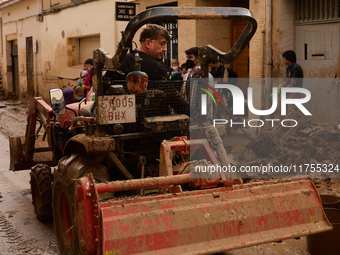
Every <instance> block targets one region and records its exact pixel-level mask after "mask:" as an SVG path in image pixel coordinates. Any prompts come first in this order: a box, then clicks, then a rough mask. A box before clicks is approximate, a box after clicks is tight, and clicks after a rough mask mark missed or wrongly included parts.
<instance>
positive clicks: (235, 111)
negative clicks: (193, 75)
mask: <svg viewBox="0 0 340 255" xmlns="http://www.w3.org/2000/svg"><path fill="white" fill-rule="evenodd" d="M200 85H201V86H200V87H199V89H200V90H202V91H204V92H206V94H201V115H203V116H204V115H207V109H208V96H210V98H211V99H212V101H213V102H214V104H215V106H217V105H218V103H217V101H216V99H215V96H216V97H217V99H218V101H219V103H220V105H221V106H223V103H222V100H221V96H220V95H222V94H224V95H225V94H228V93H224V92H226V91H228V90H229V91H230V92H229V93H230V94H231V96H232V98H233V100H232V115H233V116H244V115H245V100H244V99H245V97H244V94H243V92H242V90H241V89H240V88H239V87H237V86H235V85H232V84H215V85H214V87H212V86H210V85H208V84H206V83H202V82H200ZM208 89H210V90H211V91H212V92H213V93H211V92H210V91H209V90H208ZM217 90H218V91H219V93H220V95H219V93H217ZM220 91H221V92H220ZM213 94H214V95H215V96H214V95H213ZM310 99H311V93H310V91H309V90H307V89H305V88H297V87H284V88H281V116H286V115H287V106H288V105H294V106H296V107H297V108H298V109H299V110H300V111H301V112H302V113H303V114H304V115H305V116H311V115H312V114H311V113H310V112H309V111H308V110H307V109H306V107H305V106H304V105H303V104H305V103H307V102H309V101H310ZM254 100H255V98H254V94H253V88H252V87H248V95H247V105H248V110H249V111H250V112H251V113H253V114H254V115H257V116H269V115H271V114H273V113H274V112H275V111H276V109H277V107H278V93H277V87H273V88H272V105H271V107H270V109H267V110H258V109H255V107H254ZM222 109H225V108H224V107H222ZM265 122H269V123H270V124H271V127H274V126H275V124H278V123H280V124H281V125H282V126H283V127H295V126H297V124H298V121H297V120H295V119H283V120H280V119H270V118H268V119H263V118H261V119H260V118H259V119H249V120H248V121H247V120H246V119H243V120H241V121H240V120H239V119H238V120H237V121H235V120H234V119H232V118H231V119H213V126H214V127H215V126H216V125H230V127H233V125H241V126H243V127H246V126H249V127H262V126H264V124H265Z"/></svg>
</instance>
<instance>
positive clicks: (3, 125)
mask: <svg viewBox="0 0 340 255" xmlns="http://www.w3.org/2000/svg"><path fill="white" fill-rule="evenodd" d="M28 106H29V105H28V104H24V103H21V102H18V101H15V100H6V101H0V255H12V254H20V255H21V254H35V255H38V254H44V255H50V254H59V253H58V247H57V242H56V238H55V234H54V229H53V224H52V223H48V224H43V223H41V222H39V221H38V220H37V218H36V216H35V214H34V211H33V206H32V204H31V194H30V184H29V171H20V172H15V173H14V172H11V171H9V170H8V168H9V145H8V137H9V136H11V135H24V133H25V128H26V121H27V120H26V118H27V110H28ZM245 140H247V139H246V138H244V136H242V134H241V133H239V132H233V133H231V134H229V136H228V141H227V142H226V145H232V144H240V141H245ZM239 149H240V147H238V146H235V147H234V150H235V151H236V152H237V150H239ZM314 182H315V184H316V186H317V188H318V189H319V191H320V192H321V193H323V194H333V195H339V196H340V189H339V187H340V186H339V185H340V180H339V179H316V180H314ZM222 254H224V255H250V254H251V255H253V254H254V255H269V254H270V255H286V254H292V255H293V254H294V255H307V254H309V253H308V252H307V248H306V238H305V237H301V238H298V239H289V240H285V241H282V242H274V243H268V244H264V245H259V246H252V247H248V248H243V249H239V250H234V251H229V252H225V253H222Z"/></svg>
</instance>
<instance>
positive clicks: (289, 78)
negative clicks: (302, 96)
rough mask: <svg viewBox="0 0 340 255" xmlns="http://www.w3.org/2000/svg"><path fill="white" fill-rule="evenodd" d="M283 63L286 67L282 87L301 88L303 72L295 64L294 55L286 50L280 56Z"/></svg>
mask: <svg viewBox="0 0 340 255" xmlns="http://www.w3.org/2000/svg"><path fill="white" fill-rule="evenodd" d="M282 58H283V62H284V63H285V64H286V65H287V71H286V80H285V82H284V83H283V84H282V87H300V88H302V78H303V70H302V68H301V66H300V65H299V64H297V63H296V54H295V52H294V51H292V50H287V51H286V52H284V53H283V54H282Z"/></svg>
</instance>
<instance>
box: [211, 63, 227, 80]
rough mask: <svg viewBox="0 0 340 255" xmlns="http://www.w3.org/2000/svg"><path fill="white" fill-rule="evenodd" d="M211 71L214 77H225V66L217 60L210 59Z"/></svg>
mask: <svg viewBox="0 0 340 255" xmlns="http://www.w3.org/2000/svg"><path fill="white" fill-rule="evenodd" d="M209 67H210V73H211V75H212V76H213V77H214V78H223V77H224V70H225V69H224V67H223V66H222V65H220V63H218V62H217V61H215V60H213V59H210V60H209Z"/></svg>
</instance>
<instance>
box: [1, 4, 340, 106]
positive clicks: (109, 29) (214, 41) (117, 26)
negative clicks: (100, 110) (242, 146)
mask: <svg viewBox="0 0 340 255" xmlns="http://www.w3.org/2000/svg"><path fill="white" fill-rule="evenodd" d="M120 2H122V3H135V4H136V13H139V12H141V11H143V10H145V9H147V8H151V7H155V6H178V7H206V6H212V7H217V6H223V7H245V8H249V9H250V10H251V11H252V13H253V14H254V16H255V19H256V20H257V23H258V29H257V31H256V34H255V35H254V37H253V39H252V40H251V42H250V43H249V47H248V48H246V50H245V51H244V52H243V53H242V55H241V56H240V58H239V59H237V60H236V61H235V62H233V63H231V64H230V66H231V67H232V68H233V69H234V70H235V71H236V72H237V73H238V75H239V77H241V78H248V77H252V78H262V77H274V78H275V77H285V70H286V66H285V65H284V63H283V62H282V57H281V55H282V53H283V52H284V51H286V50H295V51H296V53H297V57H298V60H297V62H298V63H299V64H300V65H301V66H302V67H303V69H304V75H305V77H320V78H327V77H328V78H334V77H335V75H336V74H337V73H340V70H339V68H340V67H339V52H340V49H339V40H340V39H339V31H340V28H339V26H340V19H339V18H340V17H339V1H336V0H324V1H321V0H295V1H294V0H178V1H173V0H136V1H124V0H121V1H120ZM115 4H116V1H112V0H85V1H82V0H25V1H22V0H9V1H7V2H5V3H2V4H1V5H0V12H1V19H2V23H1V53H2V75H3V81H4V82H3V83H4V90H5V93H6V95H15V96H17V97H18V98H19V99H21V100H23V99H25V98H28V99H29V98H30V97H32V96H37V95H40V96H43V97H45V98H48V91H49V89H50V88H54V87H57V86H59V84H58V77H59V75H60V74H61V73H62V72H63V70H65V68H67V67H70V66H75V65H81V64H83V62H84V60H85V59H87V58H89V57H92V50H93V49H94V48H98V47H101V48H104V49H105V50H106V51H107V52H109V53H111V54H114V52H115V50H116V45H117V43H118V42H119V40H120V37H121V35H120V31H122V30H124V28H125V26H126V24H127V21H117V20H116V18H115V16H116V15H115V14H116V13H115V12H116V6H115ZM160 24H162V25H164V26H166V27H167V28H168V29H169V31H170V33H172V34H173V35H174V39H173V40H172V41H171V42H170V44H169V46H168V51H169V52H168V54H167V55H166V57H165V62H167V63H170V61H171V59H172V58H178V59H179V62H180V63H184V62H185V61H186V57H185V54H184V52H185V50H186V49H188V48H190V47H193V46H204V45H207V44H211V45H213V46H214V47H216V48H218V49H219V50H221V51H224V52H227V51H229V49H230V48H231V47H232V45H233V44H234V43H235V42H236V40H237V38H238V36H239V35H240V33H241V32H242V30H243V28H244V27H245V25H246V24H245V23H244V22H240V21H232V20H179V21H166V20H165V21H160ZM135 41H136V42H137V43H138V33H137V35H136V38H135ZM238 85H239V86H240V87H241V89H242V90H243V91H244V93H246V90H247V87H248V86H253V87H254V96H255V97H256V99H257V101H256V102H255V107H258V108H263V107H264V105H263V102H264V101H265V99H266V95H267V94H268V93H269V91H270V85H268V86H267V85H266V86H263V84H260V83H259V84H256V83H255V84H247V83H244V84H238Z"/></svg>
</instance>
